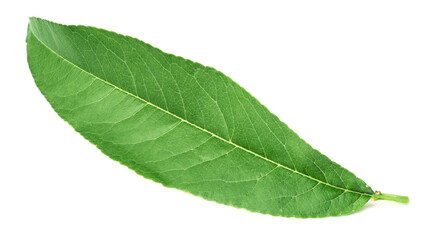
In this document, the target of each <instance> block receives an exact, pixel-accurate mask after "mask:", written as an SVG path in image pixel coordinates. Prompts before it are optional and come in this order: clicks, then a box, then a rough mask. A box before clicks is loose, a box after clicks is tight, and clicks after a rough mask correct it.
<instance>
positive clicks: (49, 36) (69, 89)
mask: <svg viewBox="0 0 433 240" xmlns="http://www.w3.org/2000/svg"><path fill="white" fill-rule="evenodd" d="M29 29H30V30H29V35H28V38H27V42H28V45H27V46H28V62H29V66H30V69H31V70H32V74H33V75H34V78H35V81H36V83H37V85H38V87H39V89H40V90H41V92H42V93H43V94H44V96H45V97H46V98H47V100H48V101H49V102H50V104H51V105H52V106H53V108H54V109H55V110H56V112H57V113H58V114H59V115H60V116H61V117H62V118H63V119H65V120H66V121H68V122H69V123H70V124H71V125H72V126H73V127H74V128H75V129H76V130H77V132H79V133H80V134H82V135H83V136H84V137H85V138H86V139H88V140H89V141H90V142H92V143H94V144H95V145H97V146H98V148H100V149H101V150H102V151H103V152H104V153H105V154H107V155H108V156H110V157H111V158H112V159H114V160H117V161H119V162H121V163H122V164H124V165H127V166H128V167H129V168H131V169H133V170H135V171H136V172H137V173H139V174H140V175H143V176H145V177H147V178H150V179H152V180H155V181H157V182H160V183H162V184H164V185H166V186H169V187H175V188H178V189H182V190H184V191H188V192H191V193H193V194H194V195H199V196H202V197H204V198H206V199H209V200H213V201H217V202H220V203H224V204H227V205H233V206H236V207H241V208H246V209H248V210H251V211H258V212H263V213H267V214H272V215H280V216H295V217H324V216H328V215H332V216H335V215H341V214H347V213H350V212H352V211H353V210H357V209H359V208H360V207H362V206H363V205H364V204H365V202H367V201H368V200H369V199H370V198H371V195H372V194H373V192H372V190H371V188H369V187H366V186H365V183H364V182H363V181H362V180H360V179H357V178H356V177H355V176H354V175H353V174H352V173H350V172H349V171H347V170H346V169H344V168H342V167H341V166H339V165H338V164H335V163H333V162H332V161H330V160H329V159H327V158H326V157H325V156H323V155H321V154H320V153H319V152H318V151H317V150H314V149H312V148H311V147H310V146H309V145H308V144H307V143H305V141H303V140H302V139H300V138H299V137H298V136H297V135H296V134H295V133H294V132H293V131H291V130H290V129H289V128H288V127H287V126H286V125H285V124H284V123H282V122H281V121H279V119H278V118H277V117H275V116H274V115H273V114H271V113H270V112H269V111H268V110H267V109H266V108H265V107H264V106H263V105H261V104H260V103H259V102H258V101H257V100H256V99H255V98H254V97H252V96H251V95H250V94H248V93H247V92H246V91H245V90H244V89H242V88H241V87H240V86H238V85H237V84H236V83H234V82H233V81H231V79H229V78H228V77H226V76H225V75H223V74H222V73H220V72H218V71H216V70H214V69H212V68H209V67H204V66H202V65H200V64H197V63H193V62H191V61H188V60H185V59H182V58H179V57H176V56H174V55H170V54H165V53H163V52H162V51H160V50H159V49H155V48H153V47H151V46H150V45H147V44H144V43H142V42H141V41H139V40H136V39H133V38H130V37H125V36H121V35H117V34H115V33H112V32H107V31H105V30H100V29H96V28H89V27H82V26H63V25H57V24H54V23H50V22H47V21H44V20H41V19H31V23H30V25H29ZM40 38H41V39H40ZM42 38H43V39H42ZM113 39H114V40H113ZM75 45H76V46H75ZM74 46H75V47H74ZM82 49H84V50H87V52H86V51H84V50H82ZM138 49H142V50H138ZM41 54H44V55H43V56H41ZM92 55H94V56H93V57H92ZM101 56H104V57H101ZM41 58H42V59H44V61H47V62H44V61H42V62H40V61H38V60H39V59H41ZM47 59H48V60H47ZM89 62H90V63H89ZM52 66H56V69H55V70H53V69H52ZM59 66H61V67H62V68H65V69H61V70H62V71H58V67H59ZM107 66H108V67H107ZM110 66H111V68H110ZM113 66H115V67H113ZM107 69H108V70H107ZM62 74H63V75H62ZM40 75H42V76H40ZM104 78H106V79H108V80H105V79H104ZM47 79H48V80H47ZM119 79H120V80H119ZM83 86H85V87H86V88H84V87H83ZM192 90H194V92H192ZM60 93H63V94H64V96H61V97H57V96H56V95H59V94H60ZM95 93H96V94H95ZM68 94H72V95H68ZM222 96H223V97H222ZM75 105H79V106H80V107H79V108H73V106H75ZM77 109H78V110H77ZM229 119H231V120H229ZM101 120H103V121H101ZM143 123H146V124H148V125H149V126H152V127H145V126H148V125H146V124H143ZM185 136H188V137H185ZM155 146H156V147H155ZM158 146H159V147H158ZM166 148H170V149H166ZM215 169H217V170H218V171H217V172H215V171H214V170H215ZM197 180H199V181H197ZM277 183H278V184H277ZM264 196H270V197H264Z"/></svg>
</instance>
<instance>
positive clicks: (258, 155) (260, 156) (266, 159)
mask: <svg viewBox="0 0 433 240" xmlns="http://www.w3.org/2000/svg"><path fill="white" fill-rule="evenodd" d="M30 29H31V28H30ZM31 32H32V34H33V36H35V38H36V39H37V40H38V41H39V42H40V43H41V44H42V45H43V46H44V47H45V48H47V49H48V50H49V51H50V52H52V53H53V54H54V55H56V56H57V57H59V58H60V59H62V60H63V61H65V62H67V63H69V64H70V65H72V66H73V67H75V68H77V69H78V70H80V71H82V72H84V73H86V74H88V75H90V76H92V77H94V78H95V79H98V80H99V81H101V82H103V83H105V84H107V85H109V86H111V87H113V88H115V89H117V90H119V91H121V92H123V93H125V94H127V95H129V96H132V97H134V98H136V99H139V100H140V101H143V102H144V103H146V104H148V105H150V106H152V107H154V108H156V109H158V110H160V111H163V112H164V113H166V114H169V115H171V116H173V117H175V118H177V119H179V120H181V121H182V122H185V123H187V124H189V125H191V126H193V127H195V128H197V129H199V130H201V131H203V132H206V133H208V134H210V135H211V136H213V137H215V138H218V139H219V140H221V141H224V142H226V143H228V144H230V145H233V146H234V147H236V148H239V149H241V150H243V151H245V152H248V153H250V154H252V155H254V156H257V157H259V158H261V159H263V160H265V161H268V162H270V163H273V164H275V165H276V166H278V167H281V168H284V169H286V170H289V171H291V172H293V173H296V174H299V175H301V176H303V177H306V178H309V179H311V180H313V181H316V182H318V183H320V184H323V185H326V186H329V187H332V188H335V189H339V190H342V191H344V192H351V193H355V194H359V195H365V196H369V197H371V196H372V195H371V194H368V193H362V192H357V191H353V190H350V189H346V188H342V187H338V186H335V185H332V184H329V183H327V182H324V181H322V180H319V179H316V178H313V177H311V176H309V175H306V174H304V173H301V172H299V171H296V170H294V169H291V168H289V167H287V166H284V165H282V164H280V163H278V162H275V161H273V160H271V159H269V158H266V157H264V156H262V155H260V154H257V153H255V152H253V151H251V150H248V149H246V148H244V147H242V146H239V145H238V144H236V143H234V142H232V141H229V140H226V139H224V138H222V137H220V136H218V135H216V134H214V133H213V132H211V131H209V130H206V129H204V128H201V127H200V126H197V125H195V124H194V123H191V122H189V121H188V120H186V119H183V118H181V117H179V116H177V115H176V114H173V113H171V112H169V111H167V110H165V109H163V108H161V107H159V106H157V105H155V104H153V103H151V102H149V101H146V100H144V99H142V98H140V97H139V96H136V95H134V94H132V93H130V92H128V91H125V90H123V89H121V88H119V87H117V86H116V85H114V84H112V83H110V82H108V81H106V80H104V79H102V78H100V77H98V76H96V75H94V74H92V73H90V72H88V71H86V70H84V69H82V68H81V67H79V66H77V65H75V64H74V63H72V62H70V61H69V60H67V59H66V58H64V57H63V56H61V55H60V54H58V53H57V52H55V51H54V50H53V49H51V48H50V47H48V46H47V45H46V44H45V43H44V42H43V41H42V40H40V39H39V38H38V36H36V34H35V33H34V32H33V30H31Z"/></svg>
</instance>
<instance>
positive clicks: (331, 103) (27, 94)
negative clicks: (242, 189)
mask: <svg viewBox="0 0 433 240" xmlns="http://www.w3.org/2000/svg"><path fill="white" fill-rule="evenodd" d="M432 12H433V6H432V2H431V1H395V0H394V1H347V0H344V1H306V0H305V1H281V2H273V1H263V2H261V3H260V2H253V1H246V2H237V1H215V2H213V3H210V2H206V1H196V2H186V1H172V2H167V1H151V2H148V1H137V2H128V1H115V2H112V3H110V2H108V1H103V2H99V3H97V2H92V1H89V0H88V1H65V2H61V1H52V2H47V1H28V2H24V1H21V2H20V1H3V2H2V3H0V13H1V14H0V18H1V19H0V20H1V21H0V24H1V28H0V31H1V38H0V41H1V44H0V48H1V49H0V50H1V52H0V54H1V55H0V61H1V63H0V82H1V87H0V104H1V107H0V115H1V118H0V141H1V144H0V239H5V240H8V239H300V238H302V239H312V238H313V237H314V238H321V239H331V238H332V239H387V238H389V239H400V238H401V239H403V238H405V239H410V238H413V237H414V238H417V237H416V236H418V238H421V239H431V238H432V233H431V229H429V228H431V226H432V220H431V216H432V214H433V212H432V200H433V194H432V181H431V171H432V161H433V154H432V149H433V140H432V134H433V128H432V123H433V116H432V112H433V107H432V105H433V96H432V91H433V85H432V81H433V71H432V70H433V68H432V66H433V14H432ZM29 16H36V17H41V18H45V19H49V20H52V21H55V22H59V23H63V24H83V25H90V26H97V27H100V28H105V29H108V30H112V31H115V32H118V33H122V34H127V35H130V36H134V37H137V38H139V39H141V40H143V41H145V42H148V43H150V44H152V45H153V46H156V47H158V48H160V49H162V50H163V51H165V52H169V53H174V54H176V55H180V56H183V57H185V58H188V59H191V60H194V61H197V62H200V63H202V64H204V65H208V66H212V67H215V68H217V69H218V70H221V71H222V72H224V73H225V74H227V75H228V76H230V77H231V78H232V79H233V80H235V81H236V82H238V83H239V84H240V85H241V86H243V87H245V88H246V89H247V90H248V91H249V92H250V93H252V94H253V95H254V96H255V97H257V98H258V99H259V100H260V101H261V102H262V103H263V104H264V105H266V106H267V107H268V108H269V109H270V110H271V111H272V112H273V113H275V114H276V115H277V116H279V117H280V119H281V120H282V121H284V122H286V123H287V124H288V125H289V127H290V128H292V129H293V130H294V131H295V132H297V133H298V134H299V135H300V136H301V137H302V138H304V139H305V140H306V141H307V142H309V143H310V144H311V145H312V146H313V147H315V148H317V149H319V150H320V151H321V152H322V153H324V154H325V155H327V156H328V157H330V158H331V159H332V160H334V161H336V162H338V163H339V164H341V165H342V166H344V167H346V168H348V169H349V170H351V171H353V172H354V173H355V174H357V176H359V177H360V178H362V179H363V180H364V181H366V182H367V183H368V184H369V185H370V186H372V187H373V188H374V189H375V190H381V191H383V192H387V193H394V194H402V195H408V196H410V201H411V202H410V204H409V205H407V206H406V205H400V204H396V203H392V202H369V203H368V204H367V205H366V206H365V207H364V208H363V209H362V210H361V211H359V212H357V213H355V214H352V215H350V216H344V217H331V218H324V219H295V218H282V217H272V216H268V215H262V214H258V213H250V212H248V211H246V210H239V209H235V208H232V207H227V206H224V205H220V204H217V203H214V202H209V201H205V200H203V199H201V198H197V197H194V196H192V195H189V194H186V193H184V192H181V191H178V190H175V189H167V188H165V187H162V186H161V185H159V184H156V183H154V182H152V181H150V180H147V179H144V178H142V177H140V176H138V175H136V174H135V173H134V172H132V171H130V170H128V169H127V168H126V167H124V166H121V165H120V164H118V163H117V162H115V161H112V160H110V159H109V158H108V157H106V156H104V155H103V154H102V153H100V151H99V150H97V149H96V148H95V147H94V146H93V145H92V144H90V143H88V142H87V141H85V140H84V139H83V138H82V137H81V136H79V134H77V133H75V132H74V130H73V129H72V128H71V127H70V126H69V125H68V124H67V123H66V122H64V121H63V120H61V119H60V118H59V117H58V116H57V115H56V113H55V112H54V111H53V110H52V109H51V107H50V106H49V104H48V103H47V102H46V100H45V99H44V98H43V97H42V95H41V94H40V93H39V91H38V89H37V88H36V86H35V84H34V82H33V79H32V76H31V75H30V72H29V70H28V67H27V62H26V52H25V37H26V28H27V23H28V17H29Z"/></svg>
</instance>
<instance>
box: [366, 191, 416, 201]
mask: <svg viewBox="0 0 433 240" xmlns="http://www.w3.org/2000/svg"><path fill="white" fill-rule="evenodd" d="M372 199H373V200H374V201H376V200H387V201H394V202H398V203H403V204H408V203H409V197H407V196H400V195H394V194H388V193H381V192H380V191H376V192H375V193H374V194H373V197H372Z"/></svg>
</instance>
